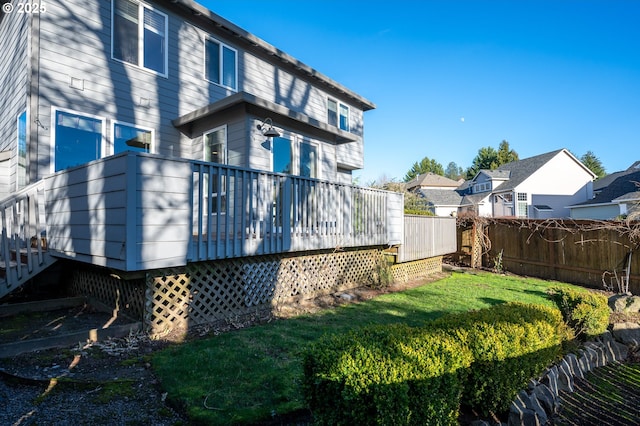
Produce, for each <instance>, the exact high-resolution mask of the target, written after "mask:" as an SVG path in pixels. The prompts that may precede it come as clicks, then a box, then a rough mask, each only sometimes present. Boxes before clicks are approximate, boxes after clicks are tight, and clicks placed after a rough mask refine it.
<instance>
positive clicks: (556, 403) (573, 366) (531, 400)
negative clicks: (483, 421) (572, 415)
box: [507, 331, 629, 426]
mask: <svg viewBox="0 0 640 426" xmlns="http://www.w3.org/2000/svg"><path fill="white" fill-rule="evenodd" d="M628 356H629V347H628V346H627V345H626V344H623V343H620V342H618V341H616V340H615V339H614V335H613V334H612V333H611V332H609V331H607V332H605V333H604V334H602V335H601V336H600V337H599V338H598V339H596V340H595V341H590V342H586V343H585V344H584V345H583V347H582V348H581V349H579V350H578V354H577V355H576V354H573V353H571V354H568V355H566V356H565V357H564V358H563V359H562V360H560V362H558V363H556V364H555V365H553V366H551V367H549V368H548V369H547V370H546V371H545V373H544V374H543V375H542V377H540V379H539V380H532V381H531V383H530V384H529V388H528V389H527V390H526V391H524V390H523V391H521V392H520V393H519V394H518V396H517V397H516V399H515V400H514V401H513V402H512V403H511V406H510V408H509V419H508V423H507V424H508V426H529V425H544V424H546V423H547V421H548V419H550V418H552V417H553V416H554V415H556V414H557V413H558V411H559V408H560V404H561V401H560V391H562V390H564V391H568V392H573V389H574V377H578V378H583V377H584V375H585V374H586V373H588V372H589V371H591V370H593V369H594V368H598V367H603V366H605V365H607V364H609V363H612V362H623V361H625V360H626V359H627V357H628Z"/></svg>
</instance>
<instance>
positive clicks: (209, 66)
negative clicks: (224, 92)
mask: <svg viewBox="0 0 640 426" xmlns="http://www.w3.org/2000/svg"><path fill="white" fill-rule="evenodd" d="M237 63H238V52H237V51H236V50H235V49H233V48H231V47H229V46H227V45H226V44H224V43H221V42H219V41H217V40H214V39H211V38H205V39H204V78H205V79H206V80H209V81H210V82H212V83H216V84H219V85H221V86H224V87H228V88H229V89H232V90H236V89H237V81H238V72H237V70H238V66H237Z"/></svg>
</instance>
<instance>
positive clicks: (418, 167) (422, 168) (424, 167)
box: [404, 157, 444, 182]
mask: <svg viewBox="0 0 640 426" xmlns="http://www.w3.org/2000/svg"><path fill="white" fill-rule="evenodd" d="M429 172H431V173H435V174H436V175H440V176H444V168H443V167H442V164H440V163H438V162H437V161H436V160H433V159H431V158H429V157H424V158H423V159H422V160H421V161H420V162H415V163H413V166H411V169H409V171H408V172H407V174H406V175H405V176H404V181H405V182H409V181H411V180H412V179H414V178H415V177H416V176H418V175H421V174H423V173H429Z"/></svg>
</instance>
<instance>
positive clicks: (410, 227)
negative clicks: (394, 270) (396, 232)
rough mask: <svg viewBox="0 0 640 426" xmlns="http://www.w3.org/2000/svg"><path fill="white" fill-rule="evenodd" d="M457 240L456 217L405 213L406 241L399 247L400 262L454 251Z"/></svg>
mask: <svg viewBox="0 0 640 426" xmlns="http://www.w3.org/2000/svg"><path fill="white" fill-rule="evenodd" d="M456 241H457V240H456V219H455V218H453V217H440V216H417V215H405V217H404V242H403V244H402V245H401V246H400V247H399V248H398V262H409V261H412V260H418V259H427V258H430V257H434V256H442V255H444V254H448V253H454V252H455V251H456Z"/></svg>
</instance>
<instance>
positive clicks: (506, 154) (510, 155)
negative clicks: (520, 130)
mask: <svg viewBox="0 0 640 426" xmlns="http://www.w3.org/2000/svg"><path fill="white" fill-rule="evenodd" d="M519 159H520V158H519V157H518V153H517V152H516V151H515V150H513V149H511V148H510V147H509V141H507V140H503V141H502V142H500V146H499V147H498V166H501V165H503V164H507V163H511V162H512V161H518V160H519Z"/></svg>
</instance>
